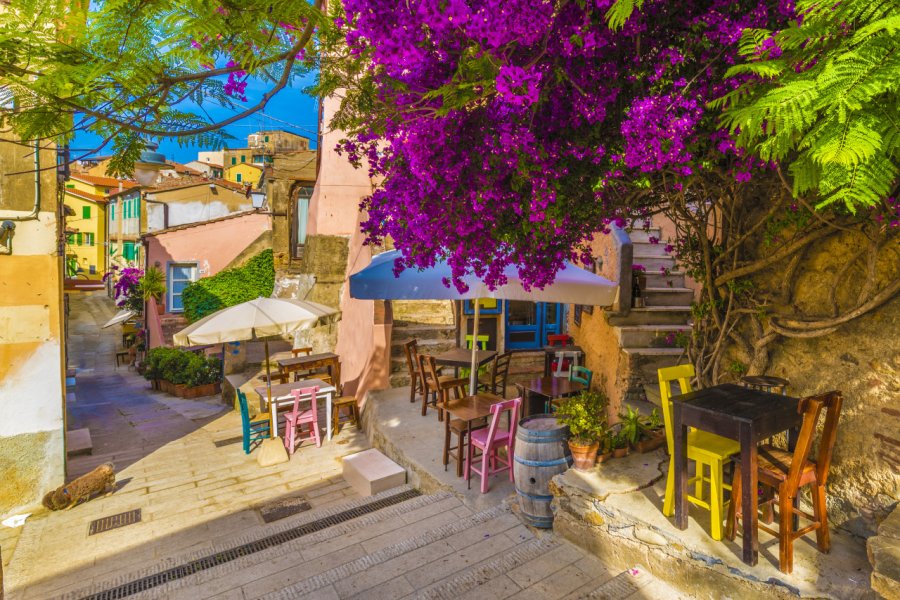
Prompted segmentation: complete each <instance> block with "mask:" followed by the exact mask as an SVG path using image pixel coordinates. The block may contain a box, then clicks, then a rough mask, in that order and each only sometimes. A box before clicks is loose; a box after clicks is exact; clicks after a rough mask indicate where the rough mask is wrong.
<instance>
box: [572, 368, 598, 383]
mask: <svg viewBox="0 0 900 600" xmlns="http://www.w3.org/2000/svg"><path fill="white" fill-rule="evenodd" d="M593 379H594V372H593V371H591V370H590V369H588V368H587V367H577V366H576V367H572V368H571V369H570V370H569V381H577V382H578V383H581V384H584V387H586V388H590V387H591V381H592V380H593Z"/></svg>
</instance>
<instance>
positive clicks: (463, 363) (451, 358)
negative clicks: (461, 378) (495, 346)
mask: <svg viewBox="0 0 900 600" xmlns="http://www.w3.org/2000/svg"><path fill="white" fill-rule="evenodd" d="M495 356H497V353H496V352H494V351H493V350H476V351H475V360H476V362H477V363H478V366H479V367H480V366H482V365H483V364H485V363H489V362H491V361H492V360H494V357H495ZM434 361H435V362H436V363H437V364H439V365H444V366H445V367H456V368H457V369H459V368H460V367H462V368H466V367H471V366H472V349H471V348H454V349H453V350H447V351H446V352H441V353H440V354H435V355H434Z"/></svg>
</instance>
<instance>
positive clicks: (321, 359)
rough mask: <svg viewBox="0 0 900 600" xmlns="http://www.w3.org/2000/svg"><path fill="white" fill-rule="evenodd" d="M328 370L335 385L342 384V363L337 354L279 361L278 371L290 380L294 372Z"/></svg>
mask: <svg viewBox="0 0 900 600" xmlns="http://www.w3.org/2000/svg"><path fill="white" fill-rule="evenodd" d="M322 367H327V368H328V374H329V375H330V376H331V381H332V382H333V383H334V385H336V386H337V385H340V384H341V363H340V360H339V359H338V355H337V354H333V353H331V352H322V353H320V354H310V355H309V356H292V357H291V358H280V359H278V369H279V370H280V371H281V372H282V373H283V374H284V375H285V377H286V378H287V379H288V380H290V378H291V373H293V372H294V371H309V370H311V369H320V368H322Z"/></svg>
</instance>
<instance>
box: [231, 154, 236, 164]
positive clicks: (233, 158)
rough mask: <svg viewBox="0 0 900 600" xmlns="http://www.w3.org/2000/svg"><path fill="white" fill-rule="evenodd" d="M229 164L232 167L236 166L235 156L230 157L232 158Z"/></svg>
mask: <svg viewBox="0 0 900 600" xmlns="http://www.w3.org/2000/svg"><path fill="white" fill-rule="evenodd" d="M231 164H233V165H236V164H237V157H236V156H232V157H231Z"/></svg>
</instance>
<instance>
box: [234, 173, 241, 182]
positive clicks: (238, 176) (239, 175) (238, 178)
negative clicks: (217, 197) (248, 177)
mask: <svg viewBox="0 0 900 600" xmlns="http://www.w3.org/2000/svg"><path fill="white" fill-rule="evenodd" d="M235 179H237V182H238V183H240V182H241V174H240V173H238V174H237V177H235Z"/></svg>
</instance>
